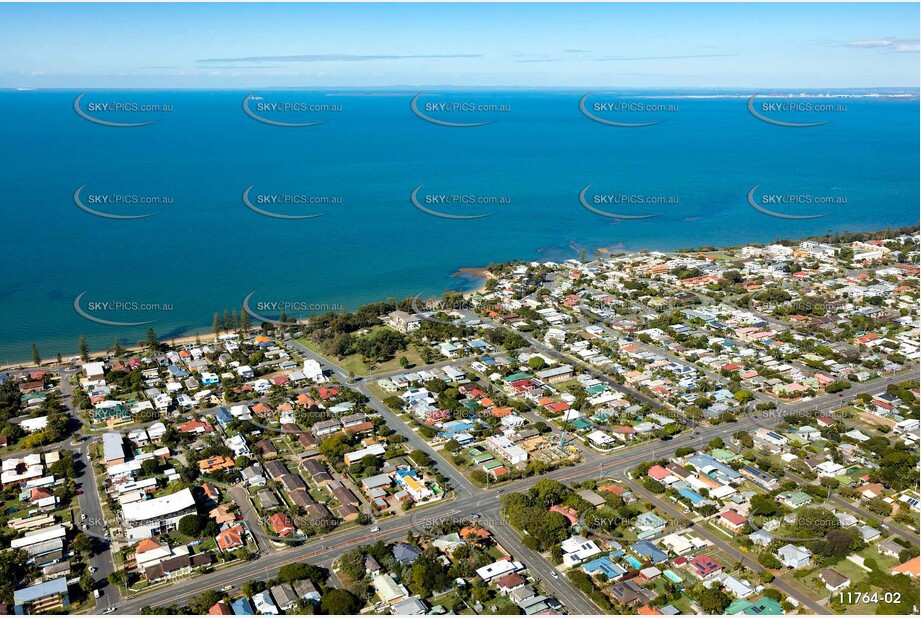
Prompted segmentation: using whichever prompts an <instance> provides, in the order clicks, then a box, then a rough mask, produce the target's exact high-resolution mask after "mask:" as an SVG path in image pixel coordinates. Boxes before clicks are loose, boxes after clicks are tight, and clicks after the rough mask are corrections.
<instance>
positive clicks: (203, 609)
mask: <svg viewBox="0 0 921 618" xmlns="http://www.w3.org/2000/svg"><path fill="white" fill-rule="evenodd" d="M221 598H223V595H222V594H221V593H220V592H218V591H217V590H205V591H204V592H202V593H201V594H199V595H196V596H194V597H192V599H191V600H190V601H189V610H190V613H192V614H196V615H198V616H204V615H207V613H208V610H209V609H211V607H212V606H213V605H214V604H215V603H217V602H218V601H220V600H221Z"/></svg>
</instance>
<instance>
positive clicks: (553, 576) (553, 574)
mask: <svg viewBox="0 0 921 618" xmlns="http://www.w3.org/2000/svg"><path fill="white" fill-rule="evenodd" d="M550 577H552V578H553V579H559V578H560V575H559V573H557V572H556V571H553V572H551V573H550Z"/></svg>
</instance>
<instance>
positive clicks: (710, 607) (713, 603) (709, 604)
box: [696, 587, 732, 615]
mask: <svg viewBox="0 0 921 618" xmlns="http://www.w3.org/2000/svg"><path fill="white" fill-rule="evenodd" d="M696 600H697V603H698V604H699V605H700V608H701V609H702V610H704V613H706V614H711V615H714V614H715V615H720V614H722V613H723V611H724V610H725V609H726V608H727V607H729V604H730V603H731V602H732V599H730V598H729V595H727V594H726V593H725V592H723V591H722V590H720V589H719V588H717V587H713V588H703V590H701V591H700V592H699V593H697V595H696Z"/></svg>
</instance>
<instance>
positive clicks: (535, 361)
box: [528, 356, 547, 371]
mask: <svg viewBox="0 0 921 618" xmlns="http://www.w3.org/2000/svg"><path fill="white" fill-rule="evenodd" d="M546 366H547V361H545V360H544V359H543V358H542V357H540V356H532V357H531V358H530V359H528V367H529V368H530V369H532V370H533V371H540V370H541V369H543V368H544V367H546Z"/></svg>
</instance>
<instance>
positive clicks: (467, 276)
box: [0, 224, 921, 371]
mask: <svg viewBox="0 0 921 618" xmlns="http://www.w3.org/2000/svg"><path fill="white" fill-rule="evenodd" d="M919 229H921V225H919V224H912V225H904V226H898V227H886V228H882V229H876V230H873V231H867V232H837V233H833V234H831V237H830V238H829V237H827V236H801V237H797V238H778V239H775V240H774V241H773V242H761V243H744V244H741V245H740V244H728V245H722V246H719V247H710V246H703V247H679V248H676V249H674V250H671V251H662V253H674V254H681V253H713V252H719V251H729V250H737V249H739V248H740V247H743V246H748V245H751V246H766V245H768V244H785V243H786V244H789V243H797V242H803V241H806V240H816V241H823V242H826V241H827V242H832V243H834V242H844V241H842V240H841V237H842V236H855V237H866V238H871V239H872V238H876V237H886V236H887V235H889V234H892V235H897V234H916V233H918V231H919ZM569 249H570V250H572V251H574V252H576V253H578V251H577V249H576V248H575V247H574V246H572V245H570V247H569ZM643 251H647V249H634V250H631V249H626V248H625V247H623V245H621V244H619V243H615V244H613V245H606V246H598V247H595V248H593V249H592V252H593V253H592V256H591V259H589V260H588V261H594V260H596V259H605V258H606V257H610V256H611V255H614V254H625V255H632V254H637V253H642V252H643ZM598 253H602V254H604V256H603V257H599V256H597V255H595V254H598ZM588 257H589V256H586V258H588ZM513 261H521V262H534V261H537V262H539V261H541V260H539V259H530V260H529V259H524V258H518V259H517V260H513ZM450 277H451V278H455V279H459V280H466V281H467V282H469V283H471V284H473V286H472V287H471V289H469V290H466V291H462V292H461V293H462V294H463V295H464V297H470V296H475V295H477V294H483V293H485V292H486V283H487V282H488V281H489V280H490V279H492V278H494V276H493V275H492V273H490V272H489V270H488V267H487V266H464V267H461V268H458V269H457V270H455V271H454V272H453V273H451V275H450ZM367 302H368V303H372V302H375V301H374V300H369V301H367ZM365 304H367V303H365ZM201 328H202V329H203V330H204V331H207V334H201V333H199V334H194V333H193V334H190V335H182V336H179V337H170V338H169V339H161V340H160V342H161V343H169V344H170V345H180V344H186V343H193V342H194V341H195V339H196V338H199V339H201V340H202V343H203V344H204V343H206V342H209V341H211V342H214V341H216V338H215V337H214V335H213V334H212V333H211V332H210V331H211V327H210V325H202V327H201ZM254 328H255V325H254ZM143 347H144V346H139V345H125V346H124V348H125V349H126V350H127V351H129V352H131V351H136V350H141V349H143ZM106 354H108V350H101V351H96V352H91V353H90V357H91V358H95V357H99V356H105V355H106ZM63 356H64V355H62V357H63ZM74 356H77V354H69V355H67V356H66V358H71V357H74ZM75 362H78V361H75ZM68 364H69V363H68V362H67V361H66V360H65V362H64V363H63V365H58V363H57V361H54V360H44V361H43V362H42V365H41V366H42V367H49V368H53V367H57V366H66V365H68ZM29 367H34V365H32V361H31V359H24V360H22V361H20V362H11V363H5V364H0V371H10V370H13V371H23V370H25V369H27V368H29Z"/></svg>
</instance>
